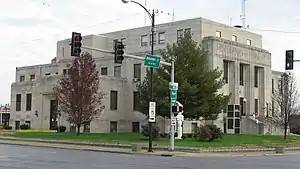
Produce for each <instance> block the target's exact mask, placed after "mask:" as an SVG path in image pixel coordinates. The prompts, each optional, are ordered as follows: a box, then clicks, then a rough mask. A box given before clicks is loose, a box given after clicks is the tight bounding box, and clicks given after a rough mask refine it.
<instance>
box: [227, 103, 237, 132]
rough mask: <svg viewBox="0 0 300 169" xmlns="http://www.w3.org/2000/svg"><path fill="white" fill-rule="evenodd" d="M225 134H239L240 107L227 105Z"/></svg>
mask: <svg viewBox="0 0 300 169" xmlns="http://www.w3.org/2000/svg"><path fill="white" fill-rule="evenodd" d="M226 125H227V127H226V129H227V133H229V134H239V133H240V127H241V112H240V105H228V108H227V123H226Z"/></svg>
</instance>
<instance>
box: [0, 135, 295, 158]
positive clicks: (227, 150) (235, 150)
mask: <svg viewBox="0 0 300 169" xmlns="http://www.w3.org/2000/svg"><path fill="white" fill-rule="evenodd" d="M0 140H7V141H21V142H35V143H47V144H65V145H74V146H93V147H105V148H120V149H128V150H131V148H132V145H129V144H108V143H95V142H76V141H60V140H42V139H32V138H16V137H1V136H0ZM147 148H148V147H147V146H142V149H143V150H146V149H147ZM168 149H169V147H167V146H154V147H153V150H157V151H168ZM175 151H179V152H186V153H247V152H274V151H275V148H218V149H216V148H212V149H203V148H196V147H176V146H175ZM285 151H300V147H286V148H285ZM132 154H136V153H132Z"/></svg>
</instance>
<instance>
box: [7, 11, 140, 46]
mask: <svg viewBox="0 0 300 169" xmlns="http://www.w3.org/2000/svg"><path fill="white" fill-rule="evenodd" d="M140 14H142V13H136V14H133V15H129V16H128V18H130V17H134V16H137V15H140ZM123 19H124V17H122V18H117V19H113V20H109V21H105V22H100V23H97V24H94V25H90V26H87V27H84V28H78V29H76V30H74V31H80V30H82V29H86V28H93V27H96V26H99V25H102V24H108V23H111V22H116V21H120V20H123ZM67 32H70V31H64V32H60V33H56V34H50V35H49V36H57V35H61V34H63V33H67ZM43 39H46V38H44V37H43V38H37V39H32V40H29V41H23V42H14V43H12V44H10V45H25V44H28V43H30V42H35V41H40V40H43Z"/></svg>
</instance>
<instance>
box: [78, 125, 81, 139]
mask: <svg viewBox="0 0 300 169" xmlns="http://www.w3.org/2000/svg"><path fill="white" fill-rule="evenodd" d="M80 127H81V126H80V125H77V136H79V134H80Z"/></svg>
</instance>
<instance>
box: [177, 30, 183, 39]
mask: <svg viewBox="0 0 300 169" xmlns="http://www.w3.org/2000/svg"><path fill="white" fill-rule="evenodd" d="M182 38H183V29H179V30H177V41H179V40H180V39H182Z"/></svg>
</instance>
